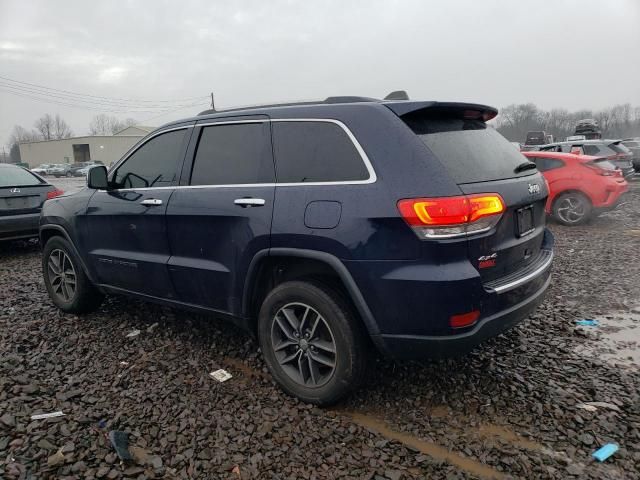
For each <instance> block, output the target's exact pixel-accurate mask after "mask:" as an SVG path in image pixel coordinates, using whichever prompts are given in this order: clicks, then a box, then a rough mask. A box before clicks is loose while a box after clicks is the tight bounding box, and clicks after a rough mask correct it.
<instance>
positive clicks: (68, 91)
mask: <svg viewBox="0 0 640 480" xmlns="http://www.w3.org/2000/svg"><path fill="white" fill-rule="evenodd" d="M0 79H2V80H5V81H8V82H12V83H16V84H18V85H27V86H29V87H34V88H36V89H40V90H50V91H54V92H59V93H64V94H67V95H73V96H77V97H90V98H97V99H102V100H109V101H113V102H129V103H173V104H176V103H182V102H191V101H194V100H201V99H202V98H208V96H206V97H205V96H197V97H189V98H183V99H176V100H166V99H164V100H141V99H131V98H116V97H103V96H100V95H90V94H87V93H78V92H73V91H71V90H62V89H59V88H52V87H46V86H44V85H38V84H35V83H29V82H23V81H20V80H14V79H12V78H8V77H4V76H1V75H0Z"/></svg>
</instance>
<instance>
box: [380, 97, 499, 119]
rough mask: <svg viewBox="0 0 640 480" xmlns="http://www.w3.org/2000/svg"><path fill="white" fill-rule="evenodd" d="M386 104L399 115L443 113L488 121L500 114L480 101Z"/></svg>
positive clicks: (400, 102)
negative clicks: (479, 102)
mask: <svg viewBox="0 0 640 480" xmlns="http://www.w3.org/2000/svg"><path fill="white" fill-rule="evenodd" d="M384 105H385V106H386V107H387V108H389V109H390V110H391V111H392V112H393V113H395V114H396V115H398V116H399V117H402V116H404V115H409V114H413V115H415V114H418V113H443V114H446V115H453V116H460V117H462V118H469V119H477V120H483V121H485V122H487V121H489V120H491V119H492V118H495V117H496V115H498V110H497V109H496V108H493V107H489V106H488V105H480V104H478V103H460V102H411V101H409V102H406V101H405V102H403V101H398V102H393V101H392V102H384Z"/></svg>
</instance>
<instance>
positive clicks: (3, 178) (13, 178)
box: [0, 167, 42, 187]
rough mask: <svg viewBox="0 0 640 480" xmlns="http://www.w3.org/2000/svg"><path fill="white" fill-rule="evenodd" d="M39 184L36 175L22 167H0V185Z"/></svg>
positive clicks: (20, 185) (26, 185) (25, 185)
mask: <svg viewBox="0 0 640 480" xmlns="http://www.w3.org/2000/svg"><path fill="white" fill-rule="evenodd" d="M41 184H42V182H41V181H40V179H39V178H38V177H36V176H35V175H34V174H32V173H31V172H29V171H27V170H25V169H24V168H20V167H15V168H14V167H4V168H0V187H29V186H33V185H41Z"/></svg>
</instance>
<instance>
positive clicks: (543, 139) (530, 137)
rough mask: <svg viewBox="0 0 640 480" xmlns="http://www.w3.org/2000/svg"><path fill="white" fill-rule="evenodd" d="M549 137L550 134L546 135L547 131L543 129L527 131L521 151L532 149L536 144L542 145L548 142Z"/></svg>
mask: <svg viewBox="0 0 640 480" xmlns="http://www.w3.org/2000/svg"><path fill="white" fill-rule="evenodd" d="M549 137H551V138H553V137H552V136H550V135H547V133H546V132H544V131H532V132H527V136H526V138H525V141H524V146H523V147H522V150H523V151H527V150H533V149H535V147H537V146H538V145H544V144H546V143H549ZM551 141H553V140H551Z"/></svg>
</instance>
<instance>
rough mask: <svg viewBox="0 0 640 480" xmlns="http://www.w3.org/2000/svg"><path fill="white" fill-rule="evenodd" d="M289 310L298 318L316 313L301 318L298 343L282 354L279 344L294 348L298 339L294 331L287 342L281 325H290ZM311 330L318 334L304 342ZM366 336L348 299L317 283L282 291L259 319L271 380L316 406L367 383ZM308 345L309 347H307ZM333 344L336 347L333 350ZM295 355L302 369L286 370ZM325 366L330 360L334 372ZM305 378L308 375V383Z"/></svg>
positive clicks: (285, 286) (294, 284)
mask: <svg viewBox="0 0 640 480" xmlns="http://www.w3.org/2000/svg"><path fill="white" fill-rule="evenodd" d="M285 307H286V310H287V311H289V312H290V313H292V314H293V315H294V316H295V315H296V314H295V311H297V312H303V311H304V309H305V308H307V307H308V308H309V309H310V310H308V313H307V315H306V316H305V314H304V313H301V314H298V315H297V316H298V318H299V317H300V316H302V318H301V320H302V321H300V322H299V323H300V324H301V325H302V328H301V329H300V330H301V331H299V332H298V338H296V339H295V341H297V342H298V343H297V344H295V343H293V344H291V345H289V346H287V347H286V348H284V349H282V350H278V351H277V349H276V343H277V341H278V339H279V340H281V341H280V342H279V343H277V346H280V345H283V344H285V343H290V342H291V340H293V336H294V330H293V328H290V333H291V336H290V337H287V335H286V334H285V333H284V330H283V329H282V328H281V327H280V326H279V322H278V319H279V320H280V323H282V321H283V319H288V317H285V314H284V311H285ZM277 314H278V315H277ZM316 315H317V316H316ZM306 318H308V319H309V321H306ZM318 318H319V320H317V319H318ZM316 320H317V321H316ZM305 322H306V324H305ZM294 323H295V322H294ZM312 323H315V325H312ZM318 325H319V326H318ZM285 327H291V323H286V324H285ZM310 327H313V330H314V333H313V334H312V335H311V337H310V338H309V337H304V332H305V331H306V332H309V330H310ZM366 335H367V333H366V331H365V329H364V328H363V327H362V325H361V323H360V321H359V319H358V318H356V316H355V315H354V313H353V311H352V308H350V306H349V304H348V303H347V302H346V301H345V300H344V299H343V297H342V296H341V295H340V294H339V293H337V292H335V291H334V290H332V289H331V288H330V287H328V286H326V285H324V284H321V283H319V282H315V281H313V282H311V281H309V282H305V281H291V282H285V283H282V284H280V285H278V286H277V287H275V288H274V289H273V290H272V291H271V292H270V293H269V294H268V295H267V297H266V298H265V300H264V302H263V303H262V308H261V309H260V314H259V317H258V340H259V342H260V348H261V349H262V352H263V355H264V358H265V362H266V364H267V367H268V368H269V371H270V372H271V375H273V378H274V379H275V380H276V382H277V383H278V384H279V385H280V387H281V388H282V389H283V390H284V391H285V392H286V393H288V394H290V395H292V396H294V397H298V398H299V399H300V400H302V401H304V402H308V403H312V404H315V405H330V404H333V403H335V402H337V401H338V400H340V399H341V398H343V397H345V396H346V395H347V394H349V393H350V392H351V391H352V390H354V389H355V388H356V387H357V386H358V384H359V382H360V381H361V380H362V379H363V378H364V377H365V374H366V367H367V360H368V357H369V349H368V341H367V337H366ZM303 337H304V338H303ZM305 339H308V342H307V343H304V344H303V342H306V340H305ZM331 341H332V342H333V344H332V346H331V345H329V342H331ZM318 345H322V346H321V347H318ZM327 345H329V346H327ZM330 348H333V349H334V351H335V353H334V354H331V353H329V352H330V350H329V349H330ZM325 349H327V350H325ZM295 352H299V353H295ZM294 354H297V355H298V359H297V360H294V361H293V362H292V363H294V364H296V365H295V366H292V365H291V364H286V365H284V366H283V365H282V363H283V360H284V359H286V358H289V357H290V356H291V355H294ZM320 360H321V361H322V362H326V361H327V360H328V361H329V362H328V363H333V367H330V366H329V365H328V364H325V363H321V362H320ZM301 365H302V366H301ZM312 365H315V367H312ZM312 368H313V371H314V372H315V375H314V374H313V373H312ZM296 369H297V370H298V371H297V373H296V372H295V370H296ZM305 373H307V374H308V378H307V379H306V380H305Z"/></svg>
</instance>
